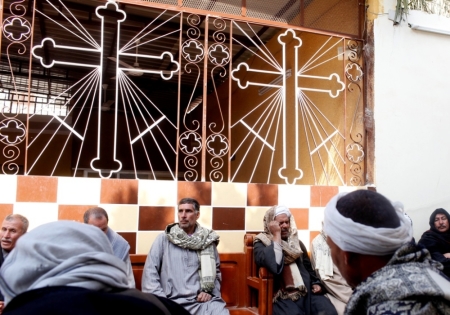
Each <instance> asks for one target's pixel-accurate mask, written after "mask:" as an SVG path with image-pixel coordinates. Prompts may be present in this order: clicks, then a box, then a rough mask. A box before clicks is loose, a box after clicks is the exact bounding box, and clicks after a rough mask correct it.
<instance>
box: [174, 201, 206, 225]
mask: <svg viewBox="0 0 450 315" xmlns="http://www.w3.org/2000/svg"><path fill="white" fill-rule="evenodd" d="M175 210H176V209H175ZM175 218H177V219H176V220H177V222H178V215H177V213H175ZM198 223H199V224H200V225H201V226H203V227H205V228H208V229H212V207H209V206H200V217H199V218H198Z"/></svg>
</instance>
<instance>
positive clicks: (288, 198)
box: [278, 185, 311, 208]
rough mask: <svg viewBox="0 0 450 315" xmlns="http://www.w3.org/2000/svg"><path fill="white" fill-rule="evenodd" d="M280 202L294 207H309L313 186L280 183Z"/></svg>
mask: <svg viewBox="0 0 450 315" xmlns="http://www.w3.org/2000/svg"><path fill="white" fill-rule="evenodd" d="M278 204H279V205H285V206H286V207H292V208H309V206H310V204H311V186H300V185H278Z"/></svg>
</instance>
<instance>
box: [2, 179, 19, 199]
mask: <svg viewBox="0 0 450 315" xmlns="http://www.w3.org/2000/svg"><path fill="white" fill-rule="evenodd" d="M0 191H1V192H2V193H1V194H0V203H14V202H16V195H17V176H16V175H0Z"/></svg>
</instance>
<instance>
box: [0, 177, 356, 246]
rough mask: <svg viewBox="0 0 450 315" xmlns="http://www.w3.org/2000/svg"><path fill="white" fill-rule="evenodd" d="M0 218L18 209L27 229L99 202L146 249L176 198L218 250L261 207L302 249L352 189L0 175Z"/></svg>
mask: <svg viewBox="0 0 450 315" xmlns="http://www.w3.org/2000/svg"><path fill="white" fill-rule="evenodd" d="M0 188H1V191H2V194H1V195H0V218H3V217H5V216H6V215H7V214H10V213H20V214H22V215H24V216H26V217H27V218H28V219H29V221H30V229H32V228H34V227H36V226H38V225H40V224H43V223H47V222H51V221H56V220H75V221H79V222H82V216H83V213H84V211H85V210H87V209H88V208H90V207H92V206H100V207H103V208H104V209H105V210H106V211H107V212H108V215H109V217H110V218H109V219H110V220H109V226H110V227H111V228H112V229H113V230H115V231H116V232H119V233H120V234H121V235H122V236H123V237H125V238H126V239H127V240H128V242H129V243H130V245H131V251H130V253H131V254H147V253H148V251H149V249H150V246H151V244H152V243H153V240H154V239H155V238H156V236H157V235H158V234H160V233H161V232H162V231H163V230H164V228H165V226H166V225H167V224H169V223H172V222H175V221H176V220H177V216H176V206H177V203H178V200H180V199H181V198H184V197H192V198H195V199H197V200H198V201H199V202H200V205H201V208H200V219H199V222H200V224H202V225H203V226H206V227H208V228H213V229H214V230H216V231H217V232H218V234H219V235H220V244H219V247H218V249H219V251H220V252H242V251H243V238H244V234H245V233H246V232H249V231H251V232H257V231H262V229H263V217H264V213H265V211H266V210H267V209H268V208H269V207H271V206H273V205H277V204H283V205H286V206H287V207H289V208H290V209H291V211H292V213H293V215H294V217H295V221H296V224H297V228H298V230H299V237H300V239H301V240H302V241H303V243H304V244H305V245H306V246H309V243H310V241H311V240H312V239H313V238H314V237H315V236H316V235H317V234H318V233H319V231H320V230H321V225H322V219H323V211H324V207H325V205H326V204H327V202H328V201H329V200H330V198H331V197H333V196H334V195H335V194H337V193H338V192H342V191H352V190H355V189H357V187H347V186H343V187H337V186H290V185H270V184H247V183H215V182H213V183H212V182H175V181H149V180H126V179H95V178H72V177H42V176H6V175H2V176H0Z"/></svg>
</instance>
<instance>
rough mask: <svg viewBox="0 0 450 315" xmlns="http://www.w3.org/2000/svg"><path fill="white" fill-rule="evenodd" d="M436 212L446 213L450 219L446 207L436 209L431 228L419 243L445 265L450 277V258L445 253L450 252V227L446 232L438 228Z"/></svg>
mask: <svg viewBox="0 0 450 315" xmlns="http://www.w3.org/2000/svg"><path fill="white" fill-rule="evenodd" d="M436 214H444V215H445V216H446V217H447V220H449V219H450V214H449V213H448V212H447V211H446V210H445V209H442V208H439V209H436V210H435V211H434V212H433V213H432V214H431V216H430V221H429V224H430V229H429V230H428V231H426V232H425V233H423V234H422V237H421V239H420V240H419V244H420V245H423V246H424V247H425V248H426V249H428V251H429V252H430V254H431V257H432V258H433V259H434V260H436V261H438V262H440V263H441V264H442V265H443V266H444V270H443V272H444V273H445V275H446V276H447V277H450V258H446V257H445V256H444V254H445V253H450V229H449V230H447V231H446V232H439V230H438V229H436V227H435V226H434V219H435V217H436ZM449 224H450V220H449Z"/></svg>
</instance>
